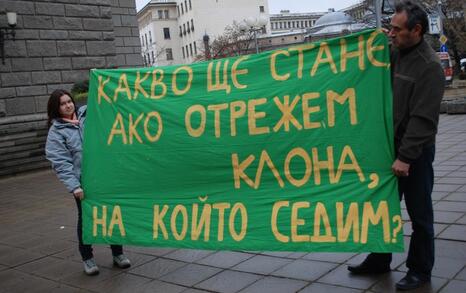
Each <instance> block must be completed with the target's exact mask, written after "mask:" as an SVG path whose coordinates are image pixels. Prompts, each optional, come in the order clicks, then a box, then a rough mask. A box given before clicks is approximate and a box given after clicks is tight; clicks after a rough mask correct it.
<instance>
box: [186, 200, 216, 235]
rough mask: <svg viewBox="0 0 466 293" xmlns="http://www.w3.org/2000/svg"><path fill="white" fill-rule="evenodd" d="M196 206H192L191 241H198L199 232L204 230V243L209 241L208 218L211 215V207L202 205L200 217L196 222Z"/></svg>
mask: <svg viewBox="0 0 466 293" xmlns="http://www.w3.org/2000/svg"><path fill="white" fill-rule="evenodd" d="M198 210H199V208H198V204H197V203H195V204H193V213H192V223H191V240H198V239H199V236H200V235H201V230H202V229H203V228H204V241H205V242H207V241H209V237H210V216H211V214H212V206H211V205H210V204H204V207H203V208H202V213H201V217H200V219H199V222H198V221H197V214H198Z"/></svg>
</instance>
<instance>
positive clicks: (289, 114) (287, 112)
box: [273, 95, 303, 132]
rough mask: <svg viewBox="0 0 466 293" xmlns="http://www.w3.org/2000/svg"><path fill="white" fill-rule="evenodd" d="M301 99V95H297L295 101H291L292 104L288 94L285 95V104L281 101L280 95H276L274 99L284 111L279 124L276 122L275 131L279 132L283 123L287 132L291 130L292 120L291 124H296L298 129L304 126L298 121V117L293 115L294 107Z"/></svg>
mask: <svg viewBox="0 0 466 293" xmlns="http://www.w3.org/2000/svg"><path fill="white" fill-rule="evenodd" d="M300 99H301V97H300V96H299V95H297V96H296V97H295V98H294V99H293V102H291V105H290V96H288V95H286V96H284V97H283V104H282V103H281V101H280V99H279V98H278V97H275V98H274V99H273V101H274V102H275V104H276V105H277V107H278V109H279V110H280V111H281V112H282V117H281V118H280V120H279V121H278V122H277V124H275V126H274V127H273V131H275V132H277V131H278V130H280V128H281V127H282V125H283V127H284V130H285V131H286V132H288V131H290V122H291V124H293V125H294V127H295V128H296V129H299V130H301V129H302V128H303V127H302V126H301V124H300V123H299V122H298V120H296V118H295V117H294V116H293V109H294V107H296V105H297V104H298V102H299V100H300Z"/></svg>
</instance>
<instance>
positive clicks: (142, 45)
mask: <svg viewBox="0 0 466 293" xmlns="http://www.w3.org/2000/svg"><path fill="white" fill-rule="evenodd" d="M141 47H144V38H142V37H141Z"/></svg>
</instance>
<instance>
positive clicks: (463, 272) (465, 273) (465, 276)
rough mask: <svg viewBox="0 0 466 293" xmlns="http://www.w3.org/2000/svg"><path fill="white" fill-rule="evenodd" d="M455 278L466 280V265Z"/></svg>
mask: <svg viewBox="0 0 466 293" xmlns="http://www.w3.org/2000/svg"><path fill="white" fill-rule="evenodd" d="M455 279H458V280H463V281H466V265H465V266H464V267H463V269H462V270H461V272H459V273H458V274H457V275H456V276H455Z"/></svg>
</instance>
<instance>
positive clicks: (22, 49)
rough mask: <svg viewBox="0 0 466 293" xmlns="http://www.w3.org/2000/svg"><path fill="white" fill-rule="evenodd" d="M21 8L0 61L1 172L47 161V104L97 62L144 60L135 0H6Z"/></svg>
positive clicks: (0, 12) (5, 6) (4, 6)
mask: <svg viewBox="0 0 466 293" xmlns="http://www.w3.org/2000/svg"><path fill="white" fill-rule="evenodd" d="M6 10H8V11H14V12H16V13H17V14H18V20H17V21H18V24H17V27H16V39H15V41H12V40H7V41H6V42H5V64H4V65H3V64H1V63H0V176H4V175H10V174H15V173H18V172H23V171H26V170H32V169H35V168H41V167H44V166H48V163H47V162H46V161H45V160H44V151H43V147H44V143H45V137H46V134H47V128H46V122H45V120H46V115H45V112H46V104H47V100H48V96H49V94H50V93H51V92H52V91H53V90H55V89H57V88H64V89H67V90H70V89H71V87H72V86H73V84H74V83H75V82H79V81H83V80H86V79H88V76H89V69H91V68H115V67H137V66H142V64H143V62H142V58H141V55H140V54H139V52H140V50H141V48H140V42H139V31H138V29H137V18H136V11H135V1H134V0H56V1H52V2H48V1H45V0H35V1H26V0H24V1H21V0H0V26H6V17H5V14H4V12H5V11H6Z"/></svg>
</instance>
